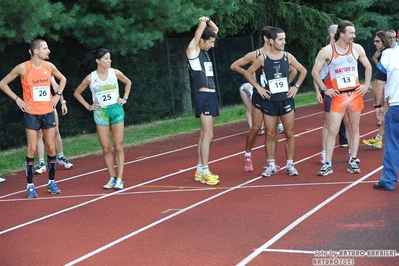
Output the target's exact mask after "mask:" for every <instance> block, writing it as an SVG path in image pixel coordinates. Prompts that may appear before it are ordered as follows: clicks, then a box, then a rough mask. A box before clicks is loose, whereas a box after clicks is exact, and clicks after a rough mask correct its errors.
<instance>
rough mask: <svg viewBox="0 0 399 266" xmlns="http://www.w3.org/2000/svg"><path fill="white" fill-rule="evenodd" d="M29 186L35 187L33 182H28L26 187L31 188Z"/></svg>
mask: <svg viewBox="0 0 399 266" xmlns="http://www.w3.org/2000/svg"><path fill="white" fill-rule="evenodd" d="M29 187H34V185H33V183H28V184H27V185H26V188H29Z"/></svg>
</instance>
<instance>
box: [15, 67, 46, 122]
mask: <svg viewBox="0 0 399 266" xmlns="http://www.w3.org/2000/svg"><path fill="white" fill-rule="evenodd" d="M24 64H25V67H26V73H25V75H24V76H23V77H22V78H21V83H22V90H23V98H24V101H25V102H26V103H27V104H29V106H30V110H29V111H28V112H27V113H29V114H31V115H45V114H48V113H51V112H53V111H54V108H53V106H52V105H51V102H50V100H51V98H52V95H51V92H50V80H51V70H50V69H49V67H48V65H47V63H46V62H45V61H42V67H41V68H40V69H36V68H34V67H33V66H32V64H31V62H30V61H26V62H25V63H24Z"/></svg>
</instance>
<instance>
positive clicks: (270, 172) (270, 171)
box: [262, 165, 277, 177]
mask: <svg viewBox="0 0 399 266" xmlns="http://www.w3.org/2000/svg"><path fill="white" fill-rule="evenodd" d="M275 174H277V170H276V168H273V167H272V166H270V165H269V166H268V167H266V169H265V171H263V173H262V176H263V177H269V176H272V175H275Z"/></svg>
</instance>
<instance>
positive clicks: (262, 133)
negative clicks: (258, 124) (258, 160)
mask: <svg viewBox="0 0 399 266" xmlns="http://www.w3.org/2000/svg"><path fill="white" fill-rule="evenodd" d="M264 134H265V128H264V127H262V128H261V129H260V130H259V132H258V135H259V136H260V135H264Z"/></svg>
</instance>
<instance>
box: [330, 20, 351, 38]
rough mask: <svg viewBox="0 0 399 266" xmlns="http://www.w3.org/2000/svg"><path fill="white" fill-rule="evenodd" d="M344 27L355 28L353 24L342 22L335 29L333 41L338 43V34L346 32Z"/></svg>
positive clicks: (347, 21) (346, 21)
mask: <svg viewBox="0 0 399 266" xmlns="http://www.w3.org/2000/svg"><path fill="white" fill-rule="evenodd" d="M346 27H355V24H353V23H352V22H350V21H349V20H342V21H341V22H340V23H339V24H338V27H337V32H336V33H335V34H334V39H335V41H338V39H339V35H340V33H341V32H342V33H345V32H346Z"/></svg>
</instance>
